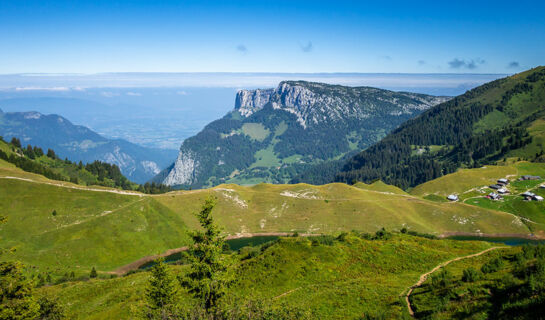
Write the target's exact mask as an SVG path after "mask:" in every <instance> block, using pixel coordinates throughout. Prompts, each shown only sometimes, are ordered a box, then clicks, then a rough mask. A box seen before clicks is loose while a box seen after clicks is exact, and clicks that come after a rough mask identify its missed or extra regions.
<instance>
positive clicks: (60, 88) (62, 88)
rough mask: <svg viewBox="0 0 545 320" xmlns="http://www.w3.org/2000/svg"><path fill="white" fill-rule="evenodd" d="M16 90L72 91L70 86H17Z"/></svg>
mask: <svg viewBox="0 0 545 320" xmlns="http://www.w3.org/2000/svg"><path fill="white" fill-rule="evenodd" d="M15 91H70V88H69V87H17V88H15Z"/></svg>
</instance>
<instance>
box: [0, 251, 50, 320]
mask: <svg viewBox="0 0 545 320" xmlns="http://www.w3.org/2000/svg"><path fill="white" fill-rule="evenodd" d="M0 292H1V300H0V319H14V320H15V319H34V318H36V317H37V316H38V315H39V312H40V305H39V304H38V302H36V300H35V299H34V297H33V296H32V284H31V283H30V281H29V280H28V279H27V278H26V277H25V275H24V273H23V266H22V265H21V264H20V263H18V262H2V263H0Z"/></svg>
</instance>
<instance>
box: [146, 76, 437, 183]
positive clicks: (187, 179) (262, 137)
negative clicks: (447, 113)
mask: <svg viewBox="0 0 545 320" xmlns="http://www.w3.org/2000/svg"><path fill="white" fill-rule="evenodd" d="M446 100H447V98H446V97H434V96H428V95H423V94H415V93H407V92H393V91H388V90H382V89H377V88H370V87H345V86H338V85H328V84H323V83H312V82H306V81H283V82H281V83H280V84H279V85H278V86H277V87H276V88H274V89H256V90H240V91H239V92H238V93H237V95H236V98H235V107H234V110H233V111H232V112H231V113H229V114H227V115H226V116H225V117H224V118H222V119H219V120H216V121H214V122H212V123H210V124H209V125H207V126H206V127H205V128H204V129H203V130H202V131H201V132H200V133H199V134H197V135H196V136H194V137H191V138H189V139H186V140H185V141H184V143H183V144H182V146H181V148H180V152H179V155H178V158H177V159H176V162H175V163H174V164H173V165H172V166H171V167H170V169H169V170H167V171H165V172H162V173H161V174H160V175H158V176H157V179H156V180H155V181H157V182H163V183H165V184H167V185H185V186H189V185H191V186H194V187H203V186H211V185H216V184H219V183H224V182H235V183H246V181H248V182H247V183H255V181H265V182H278V183H281V182H286V181H290V177H293V176H294V175H295V174H296V173H297V171H298V170H299V171H300V170H302V168H303V167H304V166H306V165H310V164H311V163H320V162H323V161H327V160H330V159H334V158H337V159H338V158H339V157H342V156H344V155H347V154H348V153H351V152H356V151H360V150H362V149H365V148H366V147H368V146H369V145H371V144H373V143H375V142H377V141H378V140H379V139H380V138H382V137H383V136H384V135H385V134H386V133H388V132H390V131H391V130H393V129H394V128H396V127H397V126H398V125H399V124H401V123H402V122H404V121H405V120H407V119H410V118H412V117H414V116H416V115H417V114H419V113H420V112H422V111H423V110H426V109H428V108H430V107H432V106H434V105H436V104H438V103H441V102H443V101H446Z"/></svg>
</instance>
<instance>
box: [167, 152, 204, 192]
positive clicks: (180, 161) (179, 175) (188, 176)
mask: <svg viewBox="0 0 545 320" xmlns="http://www.w3.org/2000/svg"><path fill="white" fill-rule="evenodd" d="M198 167H199V162H198V161H196V160H195V155H194V154H193V152H192V151H190V150H181V151H180V153H179V154H178V158H177V159H176V161H175V162H174V167H173V168H172V169H171V170H170V172H169V173H168V175H167V177H166V178H165V180H164V181H163V183H164V184H166V185H167V186H173V185H179V184H193V183H194V182H195V175H196V174H197V169H198Z"/></svg>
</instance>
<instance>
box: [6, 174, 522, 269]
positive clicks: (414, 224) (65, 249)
mask: <svg viewBox="0 0 545 320" xmlns="http://www.w3.org/2000/svg"><path fill="white" fill-rule="evenodd" d="M2 176H20V177H24V178H26V179H32V180H36V181H41V182H48V183H57V182H53V181H49V180H47V179H45V178H43V177H42V176H38V175H35V174H32V173H27V172H23V171H21V170H19V169H17V168H6V167H3V168H0V177H2ZM64 184H65V185H67V186H70V184H69V183H64ZM72 186H73V185H72ZM379 186H381V188H383V187H385V186H384V185H379ZM209 195H213V196H215V197H217V199H218V206H217V208H216V210H215V212H214V213H215V216H216V218H217V220H218V222H219V223H220V224H221V225H222V226H223V227H224V230H225V232H226V233H229V234H236V233H249V232H251V233H254V232H281V231H299V232H311V233H337V232H340V231H350V230H360V231H366V232H374V231H376V230H378V229H379V228H382V227H386V228H387V229H389V230H392V229H395V230H399V229H401V228H402V227H404V226H405V227H408V228H409V229H411V230H416V231H420V232H428V233H435V234H439V233H443V232H447V231H465V232H476V231H477V230H480V231H482V232H485V233H500V232H501V233H524V234H526V233H528V232H529V231H528V229H527V228H526V227H525V226H523V225H520V224H518V223H516V222H517V220H515V219H514V218H513V216H511V215H509V214H506V213H502V212H497V211H491V210H487V209H481V208H479V209H476V208H475V207H473V206H468V205H465V204H458V203H457V204H452V203H436V202H431V201H426V200H423V199H420V198H416V197H412V196H408V195H398V194H392V193H384V192H377V191H371V190H363V189H361V188H356V187H351V186H348V185H345V184H330V185H324V186H311V185H305V184H299V185H268V184H260V185H256V186H253V187H241V186H237V185H222V186H219V187H216V188H213V189H209V190H196V191H180V192H174V193H168V194H163V195H156V196H143V197H138V196H130V195H121V194H115V193H106V192H96V191H87V190H76V189H71V188H63V187H59V186H53V185H45V184H41V183H33V182H28V181H20V180H13V179H2V178H0V196H1V197H2V199H9V201H2V202H0V210H1V211H2V212H3V214H4V215H6V216H8V218H9V222H8V223H7V224H6V225H4V226H3V227H2V232H1V233H2V234H1V236H2V238H3V239H4V240H2V247H4V248H11V247H15V248H17V251H16V252H15V253H14V254H10V255H6V256H5V257H2V259H10V258H13V259H19V260H21V261H23V262H25V263H27V264H31V265H35V266H37V267H40V268H42V269H43V268H53V271H55V270H57V269H58V270H57V271H58V273H61V272H65V271H72V270H75V271H78V270H82V272H86V271H87V270H89V269H90V268H91V267H92V266H96V267H97V268H98V269H99V270H100V271H107V270H112V269H115V268H116V267H119V266H121V265H124V264H127V263H129V262H132V261H134V260H136V259H138V258H141V257H143V256H146V255H152V254H157V253H159V252H163V251H165V250H166V249H170V248H176V247H180V246H183V245H186V244H187V243H188V237H187V234H186V232H185V231H186V230H187V228H186V226H188V227H189V228H196V227H197V221H196V219H195V218H194V216H193V213H195V212H197V210H199V208H200V206H201V204H202V203H203V201H204V199H205V198H206V197H208V196H209ZM53 210H56V211H57V215H56V216H53V215H52V211H53ZM8 239H9V240H8Z"/></svg>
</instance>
